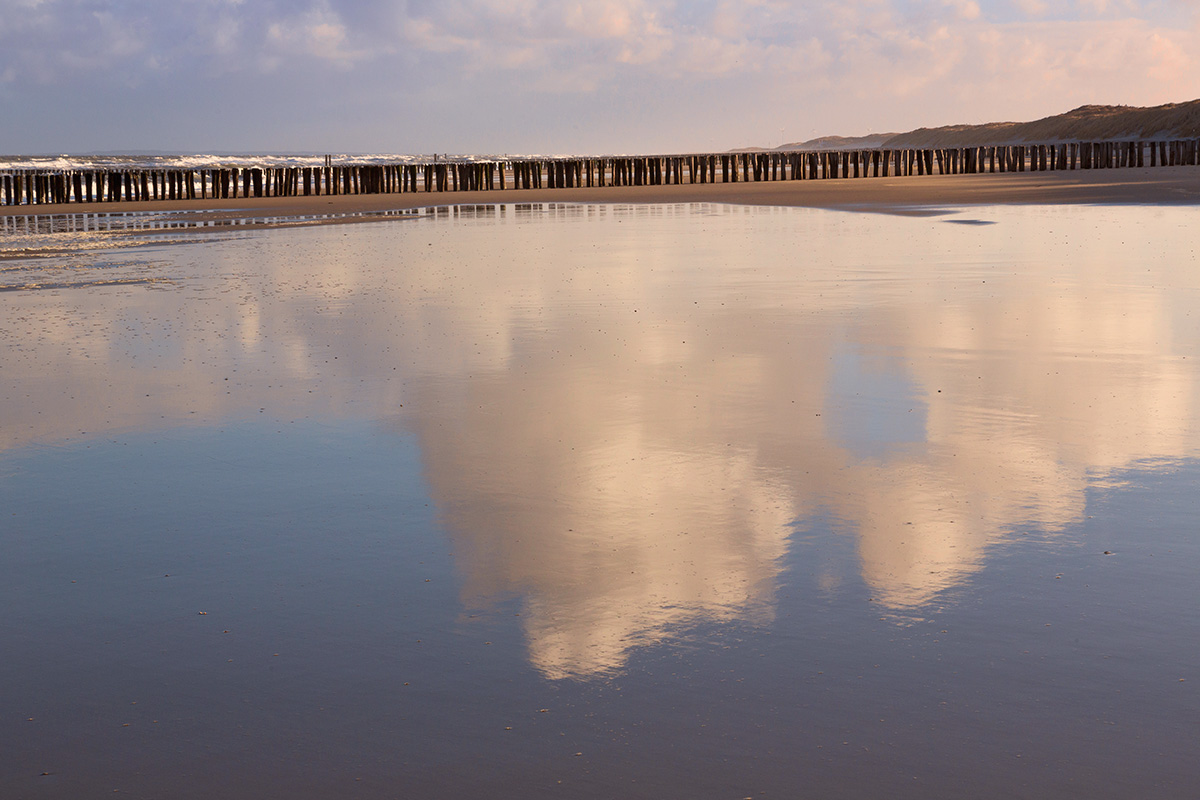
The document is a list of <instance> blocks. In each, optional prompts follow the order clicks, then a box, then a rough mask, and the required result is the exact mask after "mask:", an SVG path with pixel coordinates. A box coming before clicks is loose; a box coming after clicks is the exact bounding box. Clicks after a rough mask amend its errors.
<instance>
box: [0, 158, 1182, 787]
mask: <svg viewBox="0 0 1200 800" xmlns="http://www.w3.org/2000/svg"><path fill="white" fill-rule="evenodd" d="M1014 177H1017V178H1020V179H1021V180H1025V181H1030V176H1024V177H1021V176H1014ZM1109 177H1111V175H1110V176H1109ZM955 180H956V179H954V178H949V177H948V178H945V179H938V180H937V181H930V183H938V182H941V183H942V184H946V183H952V182H954V181H955ZM1032 180H1033V181H1037V180H1040V178H1033V179H1032ZM1015 182H1016V181H1015V180H1014V183H1015ZM831 183H832V182H831ZM884 183H885V182H884V181H880V182H879V184H884ZM1031 185H1032V183H1031ZM760 187H761V188H762V189H772V190H773V189H777V188H778V189H780V190H786V189H790V188H792V187H790V186H788V185H786V184H779V185H760ZM760 187H753V186H752V187H732V188H742V189H756V188H760ZM682 188H683V189H685V190H690V191H700V190H704V189H705V188H706V187H682ZM707 188H708V190H709V191H710V192H711V195H710V196H709V199H710V200H712V199H714V197H713V195H716V194H717V190H721V189H724V188H726V187H722V186H719V185H718V186H716V187H707ZM800 188H804V187H803V186H801V187H800ZM830 188H831V189H832V188H834V187H833V186H831V187H830ZM610 191H611V193H613V194H618V195H623V196H625V197H626V198H628V197H629V196H630V195H631V194H635V193H638V191H637V190H610ZM523 194H525V193H516V192H507V193H496V192H493V193H489V194H487V195H484V197H485V198H486V200H487V202H486V203H485V204H482V205H480V206H479V207H476V208H471V207H467V206H463V207H460V208H458V209H456V211H455V212H447V213H442V212H441V209H439V213H436V214H420V215H412V218H411V219H404V221H396V222H394V223H393V224H387V223H386V222H380V223H378V224H374V225H363V226H359V227H357V228H353V229H347V228H336V227H328V226H324V227H322V226H314V227H301V228H297V229H295V230H288V229H280V230H270V231H261V232H257V233H255V234H254V235H248V236H247V235H242V233H241V231H242V228H240V227H238V228H234V227H233V226H230V227H229V228H223V229H216V230H212V229H210V230H211V234H210V235H208V236H205V235H204V234H203V233H200V232H199V231H202V230H204V229H197V231H196V235H190V237H189V238H188V239H187V241H186V242H184V241H182V238H183V237H180V239H176V238H174V233H175V232H177V231H176V229H173V228H168V229H165V230H164V232H163V233H162V234H161V235H159V234H153V231H154V230H156V229H153V228H150V227H149V226H151V225H154V224H157V223H158V222H160V221H161V220H149V221H147V220H140V221H139V220H138V219H136V218H133V219H129V220H124V219H120V218H117V217H114V218H113V220H111V221H112V222H113V223H114V225H122V224H126V223H128V224H130V225H131V226H133V225H137V224H141V223H145V225H146V227H145V228H142V229H140V230H139V231H135V235H133V236H131V237H129V239H128V240H125V239H121V240H120V242H119V246H117V247H111V248H106V247H104V246H103V245H104V244H105V243H104V242H99V241H97V240H101V239H104V238H105V237H106V236H107V233H101V234H99V235H93V233H92V232H90V231H85V232H71V231H68V232H65V233H62V234H58V233H54V234H49V235H47V236H44V237H41V238H43V239H46V240H48V241H53V239H54V237H56V236H61V237H62V240H63V241H66V242H76V241H78V242H82V243H83V245H86V246H87V247H91V248H92V249H85V248H84V247H81V248H80V251H79V252H78V253H77V254H76V255H75V256H74V257H72V258H61V257H49V258H43V259H36V260H34V259H26V260H25V262H27V263H22V262H21V260H19V259H14V260H13V261H11V262H9V263H8V264H6V265H5V266H4V267H3V269H5V270H8V272H7V273H6V274H7V275H8V276H11V277H7V278H5V280H8V281H10V282H11V283H13V284H14V285H16V284H20V286H21V288H20V289H19V290H15V291H11V292H9V293H7V294H4V295H0V298H2V301H0V375H3V376H4V378H5V387H6V388H5V389H4V391H3V392H0V400H2V401H3V404H4V405H3V411H2V412H0V420H2V421H3V424H2V425H0V509H3V515H2V517H0V519H2V520H3V522H0V550H2V551H3V552H4V554H5V557H4V559H3V560H0V609H3V610H4V614H3V615H2V616H0V635H3V636H4V639H5V646H6V649H5V655H6V657H5V658H4V659H0V685H3V686H4V687H5V703H4V708H5V711H6V713H5V714H4V715H2V716H0V797H20V798H30V799H31V800H37V799H38V798H41V799H42V800H59V798H70V799H71V800H73V799H74V798H77V797H95V796H100V795H113V794H114V791H116V792H117V793H119V796H121V797H135V798H147V799H149V798H162V797H170V798H173V799H176V800H208V799H209V798H212V797H221V798H228V799H229V800H242V799H243V798H245V800H251V798H255V799H257V798H261V797H287V798H297V799H298V800H305V798H326V797H350V798H363V799H364V800H372V799H373V798H392V797H397V796H403V797H423V796H428V797H438V798H451V800H453V799H454V798H475V797H489V798H496V800H510V799H511V800H517V799H518V798H519V799H520V800H531V799H534V798H545V799H546V800H549V799H550V798H571V800H593V799H594V800H600V799H601V798H611V797H629V798H663V797H697V798H718V797H719V798H737V797H749V796H753V797H766V798H771V797H794V796H797V795H798V794H799V795H800V796H804V797H822V798H824V797H831V798H832V797H839V798H873V797H881V796H887V797H890V798H897V800H931V798H932V799H933V800H938V799H939V798H947V800H948V799H949V798H959V797H962V796H963V794H964V787H969V790H968V791H969V793H970V794H971V796H972V797H976V798H981V800H1001V798H1003V799H1004V800H1007V798H1012V797H1052V798H1067V797H1088V798H1113V799H1114V800H1115V799H1116V798H1127V797H1145V798H1152V800H1176V798H1190V797H1192V796H1193V795H1194V786H1195V785H1196V783H1197V780H1198V779H1200V776H1198V772H1197V766H1196V759H1195V753H1194V750H1195V746H1194V740H1195V735H1194V733H1195V720H1196V718H1197V710H1198V709H1200V697H1198V696H1197V693H1196V688H1195V687H1196V686H1197V678H1198V677H1200V674H1198V672H1200V670H1198V668H1197V662H1196V658H1195V653H1194V650H1195V646H1194V643H1195V642H1196V641H1200V612H1198V611H1197V606H1196V603H1195V599H1194V594H1195V578H1194V576H1195V574H1196V573H1197V572H1198V571H1200V569H1198V565H1200V540H1198V539H1197V537H1196V536H1195V535H1194V530H1195V519H1196V518H1197V517H1198V516H1200V508H1198V505H1200V494H1198V493H1197V492H1196V487H1197V485H1200V367H1198V366H1197V365H1198V364H1200V320H1198V319H1197V315H1196V314H1195V313H1194V309H1195V308H1196V307H1197V305H1198V302H1200V278H1198V276H1200V270H1198V269H1197V268H1196V265H1197V257H1196V253H1197V252H1200V247H1198V239H1200V232H1198V231H1197V230H1196V227H1195V219H1196V217H1197V215H1196V213H1195V211H1194V210H1193V209H1191V208H1190V207H1174V208H1172V207H1167V206H1166V205H1165V204H1164V205H1162V206H1142V207H1138V206H1096V207H1085V206H1079V205H1059V206H1024V205H1013V206H1007V207H1005V206H1000V205H992V206H977V207H973V208H971V209H970V210H968V211H966V212H965V213H959V214H957V215H954V214H952V213H950V210H949V209H948V208H947V209H946V213H945V215H944V216H931V217H919V216H900V215H893V214H858V213H840V212H834V211H823V210H819V209H792V208H772V207H769V206H759V207H757V208H748V207H746V206H744V205H743V206H736V205H722V204H719V203H711V202H710V203H701V204H695V205H693V204H689V203H678V204H664V205H635V204H632V203H628V202H626V203H620V204H617V205H611V206H606V205H601V204H573V203H569V202H568V203H560V202H549V203H530V204H529V205H528V206H526V207H523V208H515V207H514V203H513V199H514V198H517V199H519V198H521V197H522V195H523ZM532 194H533V193H528V194H525V196H529V195H532ZM581 194H582V193H581ZM592 194H593V195H594V194H595V193H592ZM538 195H539V196H541V197H550V198H552V200H554V201H557V200H559V199H563V198H564V197H571V196H573V195H574V193H571V192H568V191H564V190H559V191H551V192H542V193H538ZM429 197H430V196H428V195H418V196H417V197H416V199H417V200H427V199H428V198H429ZM433 197H435V198H438V199H439V200H442V201H443V202H445V203H456V202H460V201H461V200H462V195H455V194H446V195H434V196H433ZM360 199H362V198H338V200H346V201H357V200H360ZM367 199H380V198H367ZM382 199H388V200H395V199H408V198H406V197H405V198H395V197H393V198H382ZM497 202H499V203H505V205H502V206H497V205H494V204H495V203H497ZM136 208H137V204H131V205H127V206H125V207H124V208H122V209H121V210H122V211H124V210H125V209H136ZM134 213H136V211H135V212H134ZM229 213H230V214H237V215H238V216H239V217H240V218H242V219H253V220H258V221H260V222H261V223H262V224H263V225H264V226H266V225H273V224H279V225H289V224H297V223H298V224H304V223H305V222H306V220H305V219H303V218H299V217H297V218H295V221H291V222H290V221H288V218H287V217H285V216H282V212H279V211H278V210H277V209H276V213H277V214H280V216H275V217H273V216H272V215H271V214H269V213H260V214H257V215H255V214H253V213H252V214H247V213H246V212H245V211H230V212H229ZM196 216H198V217H203V216H206V215H205V214H198V215H196ZM369 218H370V217H369ZM392 219H397V220H398V218H396V217H393V218H392ZM276 220H282V221H280V222H277V221H276ZM42 222H44V220H38V224H37V225H31V226H30V227H33V228H39V227H40V225H41V223H42ZM46 222H47V225H49V222H52V220H51V221H46ZM68 222H72V221H70V220H68ZM76 222H80V221H78V220H76ZM82 222H89V221H82ZM90 222H95V220H91V221H90ZM100 222H101V224H107V222H109V220H101V221H100ZM951 223H959V224H951ZM185 230H188V229H183V228H181V229H178V232H183V231H185ZM147 231H149V232H150V233H147ZM188 232H189V234H190V233H191V231H188ZM22 236H25V237H26V238H28V239H34V238H37V237H38V236H40V234H36V235H34V236H26V234H23V233H18V234H17V235H15V236H14V241H20V240H21V237H22ZM129 242H134V243H135V244H129ZM136 243H140V244H136ZM117 281H124V282H125V283H116V282H117ZM131 281H141V282H142V285H130V284H129V282H131ZM0 283H2V281H0ZM797 787H799V788H797Z"/></svg>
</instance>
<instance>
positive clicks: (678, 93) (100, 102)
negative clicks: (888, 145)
mask: <svg viewBox="0 0 1200 800" xmlns="http://www.w3.org/2000/svg"><path fill="white" fill-rule="evenodd" d="M1198 62H1200V0H1158V1H1157V2H1141V1H1140V0H1127V1H1125V2H1114V1H1113V0H1004V1H1003V2H983V1H982V0H929V1H928V2H925V1H922V0H914V1H912V2H902V1H901V0H842V1H841V2H831V1H830V0H817V1H816V2H808V3H797V2H782V1H781V0H748V1H745V0H744V1H743V2H725V0H701V1H699V2H685V1H684V0H673V1H672V0H594V1H593V2H587V3H572V2H549V1H548V0H508V1H507V2H502V0H440V1H435V0H341V1H340V2H339V1H338V0H112V1H110V2H101V1H100V0H0V119H2V120H3V121H2V122H0V152H4V153H7V154H32V153H74V152H83V151H91V150H115V149H123V150H139V149H140V150H145V149H153V150H181V151H189V152H215V151H284V150H287V151H297V150H300V151H314V152H405V153H431V152H477V153H506V152H507V153H533V152H541V153H613V152H644V153H649V152H680V151H694V150H710V149H711V150H723V149H727V148H730V147H738V146H743V145H764V146H774V145H778V144H780V143H781V142H783V141H797V140H801V139H807V138H811V137H813V136H816V135H824V134H843V135H858V134H865V133H869V132H877V131H893V130H895V131H899V130H908V129H911V128H914V127H919V126H923V125H930V126H932V125H943V124H949V123H956V122H986V121H993V120H1026V119H1036V118H1038V117H1042V116H1047V115H1049V114H1054V113H1058V112H1061V111H1065V110H1068V109H1070V108H1074V107H1075V106H1078V105H1082V104H1084V103H1113V104H1128V105H1156V104H1159V103H1165V102H1177V101H1185V100H1191V99H1195V98H1198V97H1200V63H1198Z"/></svg>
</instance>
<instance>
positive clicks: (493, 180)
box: [0, 139, 1200, 206]
mask: <svg viewBox="0 0 1200 800" xmlns="http://www.w3.org/2000/svg"><path fill="white" fill-rule="evenodd" d="M1198 163H1200V139H1181V140H1176V141H1162V142H1147V141H1128V142H1068V143H1059V144H1038V145H1007V146H995V147H967V148H942V149H890V150H843V151H838V150H829V151H821V152H803V151H790V152H789V151H784V152H775V151H772V152H750V153H718V154H704V155H680V156H633V157H623V156H622V157H606V158H556V159H538V160H530V159H519V160H505V161H485V162H447V161H432V162H425V163H409V164H378V165H366V164H350V165H342V166H335V165H333V164H332V162H331V160H330V158H329V157H326V159H325V166H323V167H228V168H220V169H217V168H214V169H202V170H195V169H193V170H178V169H125V170H86V169H85V170H54V171H40V170H12V171H9V172H5V173H2V174H0V203H2V204H3V205H6V206H15V205H35V204H52V203H95V202H116V201H136V200H193V199H208V198H213V199H225V198H247V197H297V196H313V195H337V194H389V193H399V192H454V191H481V190H482V191H487V190H504V189H509V188H512V189H540V188H568V187H584V186H587V187H591V186H658V185H664V184H687V183H736V182H738V181H780V180H821V179H831V178H868V177H890V176H895V177H901V176H907V175H957V174H972V173H982V172H988V173H994V172H1025V171H1032V172H1038V171H1043V170H1073V169H1111V168H1119V167H1143V166H1149V167H1155V166H1175V165H1193V166H1195V165H1197V164H1198Z"/></svg>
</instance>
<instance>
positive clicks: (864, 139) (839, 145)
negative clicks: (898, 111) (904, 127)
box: [775, 133, 897, 150]
mask: <svg viewBox="0 0 1200 800" xmlns="http://www.w3.org/2000/svg"><path fill="white" fill-rule="evenodd" d="M896 135H897V134H895V133H869V134H867V135H866V136H820V137H818V138H816V139H809V140H808V141H807V142H792V143H791V144H785V145H781V146H779V147H777V148H775V149H776V150H873V149H875V148H877V147H883V143H884V142H886V141H887V140H888V139H891V138H892V137H893V136H896Z"/></svg>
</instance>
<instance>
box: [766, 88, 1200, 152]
mask: <svg viewBox="0 0 1200 800" xmlns="http://www.w3.org/2000/svg"><path fill="white" fill-rule="evenodd" d="M1197 137H1200V100H1192V101H1190V102H1187V103H1167V104H1166V105H1162V106H1152V107H1150V108H1139V107H1137V106H1097V105H1090V106H1080V107H1079V108H1076V109H1074V110H1073V111H1068V112H1067V113H1065V114H1057V115H1055V116H1053V117H1046V118H1045V119H1039V120H1034V121H1033V122H988V123H985V124H982V125H946V126H944V127H941V128H918V129H917V130H915V131H909V132H908V133H874V134H869V135H867V136H822V137H820V138H818V139H810V140H808V141H807V142H794V143H792V144H785V145H783V146H781V147H778V148H775V149H777V150H857V149H874V148H893V147H969V146H972V145H994V144H1022V143H1025V142H1060V141H1090V142H1102V141H1111V140H1120V139H1194V138H1197Z"/></svg>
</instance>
